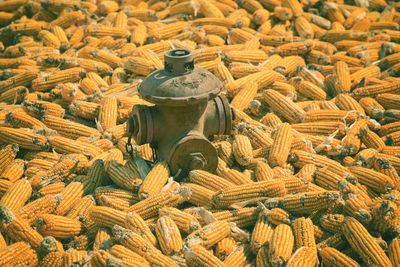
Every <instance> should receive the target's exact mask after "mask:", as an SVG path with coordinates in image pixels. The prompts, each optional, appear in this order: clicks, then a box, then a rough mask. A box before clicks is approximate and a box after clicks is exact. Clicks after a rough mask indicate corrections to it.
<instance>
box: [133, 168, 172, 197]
mask: <svg viewBox="0 0 400 267" xmlns="http://www.w3.org/2000/svg"><path fill="white" fill-rule="evenodd" d="M168 177H169V168H168V164H167V162H159V163H157V164H156V165H154V167H153V169H152V170H151V171H150V172H149V173H148V174H147V176H146V178H145V179H144V180H143V183H142V185H141V186H140V189H139V197H140V199H145V198H148V197H150V196H154V195H156V194H158V193H159V192H160V191H161V189H162V187H163V186H164V185H165V183H166V182H167V180H168Z"/></svg>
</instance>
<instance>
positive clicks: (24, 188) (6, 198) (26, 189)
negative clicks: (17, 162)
mask: <svg viewBox="0 0 400 267" xmlns="http://www.w3.org/2000/svg"><path fill="white" fill-rule="evenodd" d="M31 194H32V187H31V184H30V183H29V182H28V180H26V179H20V180H18V181H16V182H15V183H14V184H12V185H11V187H10V188H9V189H8V190H7V191H6V193H5V194H4V195H3V196H2V198H1V200H0V205H2V206H5V207H7V208H8V209H10V210H11V211H12V212H16V211H18V210H20V209H21V208H22V207H23V206H24V205H25V202H26V201H27V200H28V199H29V198H30V197H31Z"/></svg>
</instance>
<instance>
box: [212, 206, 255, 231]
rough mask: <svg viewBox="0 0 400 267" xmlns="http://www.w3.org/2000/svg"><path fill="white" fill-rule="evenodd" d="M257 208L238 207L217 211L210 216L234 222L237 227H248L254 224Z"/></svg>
mask: <svg viewBox="0 0 400 267" xmlns="http://www.w3.org/2000/svg"><path fill="white" fill-rule="evenodd" d="M257 215H258V212H257V209H256V208H255V207H251V208H246V207H244V208H238V209H236V210H234V211H226V210H225V211H218V212H214V213H213V214H212V216H213V217H214V218H215V219H217V220H219V221H227V222H230V223H235V224H236V226H237V227H241V228H242V227H248V226H250V225H254V223H255V222H256V221H257Z"/></svg>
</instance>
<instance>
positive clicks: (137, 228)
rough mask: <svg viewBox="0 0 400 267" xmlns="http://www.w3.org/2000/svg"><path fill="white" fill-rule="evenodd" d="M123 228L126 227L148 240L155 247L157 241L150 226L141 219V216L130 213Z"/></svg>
mask: <svg viewBox="0 0 400 267" xmlns="http://www.w3.org/2000/svg"><path fill="white" fill-rule="evenodd" d="M123 226H124V227H126V229H128V230H131V231H133V232H134V233H137V234H139V235H140V236H141V237H143V238H144V239H146V240H148V241H149V242H150V243H151V244H153V245H155V244H156V243H157V239H156V237H155V236H154V235H153V233H152V232H151V230H150V228H149V226H148V225H147V224H146V222H145V221H144V220H143V219H142V218H141V217H140V215H139V214H137V213H135V212H134V211H131V212H128V213H127V214H126V217H125V220H124V225H123Z"/></svg>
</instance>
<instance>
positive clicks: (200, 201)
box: [182, 183, 214, 206]
mask: <svg viewBox="0 0 400 267" xmlns="http://www.w3.org/2000/svg"><path fill="white" fill-rule="evenodd" d="M182 186H187V187H190V188H191V191H192V194H191V196H190V198H189V200H188V202H190V203H192V204H194V205H198V206H207V205H209V204H210V203H212V196H213V195H214V191H213V190H210V189H208V188H206V187H203V186H201V185H198V184H195V183H184V184H182Z"/></svg>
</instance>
